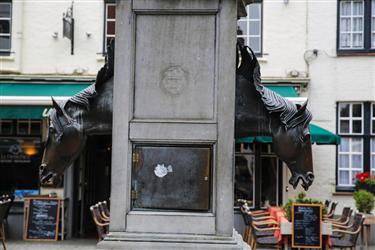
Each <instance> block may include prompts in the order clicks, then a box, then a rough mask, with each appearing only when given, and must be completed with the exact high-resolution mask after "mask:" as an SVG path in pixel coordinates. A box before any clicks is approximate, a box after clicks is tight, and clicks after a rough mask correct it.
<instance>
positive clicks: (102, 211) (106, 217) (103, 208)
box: [97, 202, 109, 222]
mask: <svg viewBox="0 0 375 250" xmlns="http://www.w3.org/2000/svg"><path fill="white" fill-rule="evenodd" d="M97 205H98V207H99V214H100V217H101V218H102V220H103V221H106V222H109V214H107V209H106V205H105V204H104V203H103V202H98V204H97Z"/></svg>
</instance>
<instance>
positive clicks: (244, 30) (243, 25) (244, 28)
mask: <svg viewBox="0 0 375 250" xmlns="http://www.w3.org/2000/svg"><path fill="white" fill-rule="evenodd" d="M237 24H238V26H239V27H240V30H241V31H242V34H243V35H248V34H247V22H246V21H238V22H237Z"/></svg>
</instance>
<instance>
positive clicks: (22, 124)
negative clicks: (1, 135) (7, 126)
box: [17, 121, 29, 135]
mask: <svg viewBox="0 0 375 250" xmlns="http://www.w3.org/2000/svg"><path fill="white" fill-rule="evenodd" d="M17 134H19V135H27V134H29V122H28V121H18V122H17Z"/></svg>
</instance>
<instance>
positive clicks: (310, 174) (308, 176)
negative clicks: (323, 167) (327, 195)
mask: <svg viewBox="0 0 375 250" xmlns="http://www.w3.org/2000/svg"><path fill="white" fill-rule="evenodd" d="M314 178H315V176H314V174H313V173H308V174H307V179H308V180H310V181H313V180H314Z"/></svg>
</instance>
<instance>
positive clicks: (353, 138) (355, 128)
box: [337, 102, 375, 190]
mask: <svg viewBox="0 0 375 250" xmlns="http://www.w3.org/2000/svg"><path fill="white" fill-rule="evenodd" d="M374 105H375V104H372V103H369V102H364V103H339V104H338V132H339V135H340V136H341V144H340V145H339V146H338V149H337V188H338V189H347V190H351V189H352V188H353V186H354V183H355V175H356V174H358V173H361V172H364V171H371V173H372V174H375V133H374V132H375V106H374Z"/></svg>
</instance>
